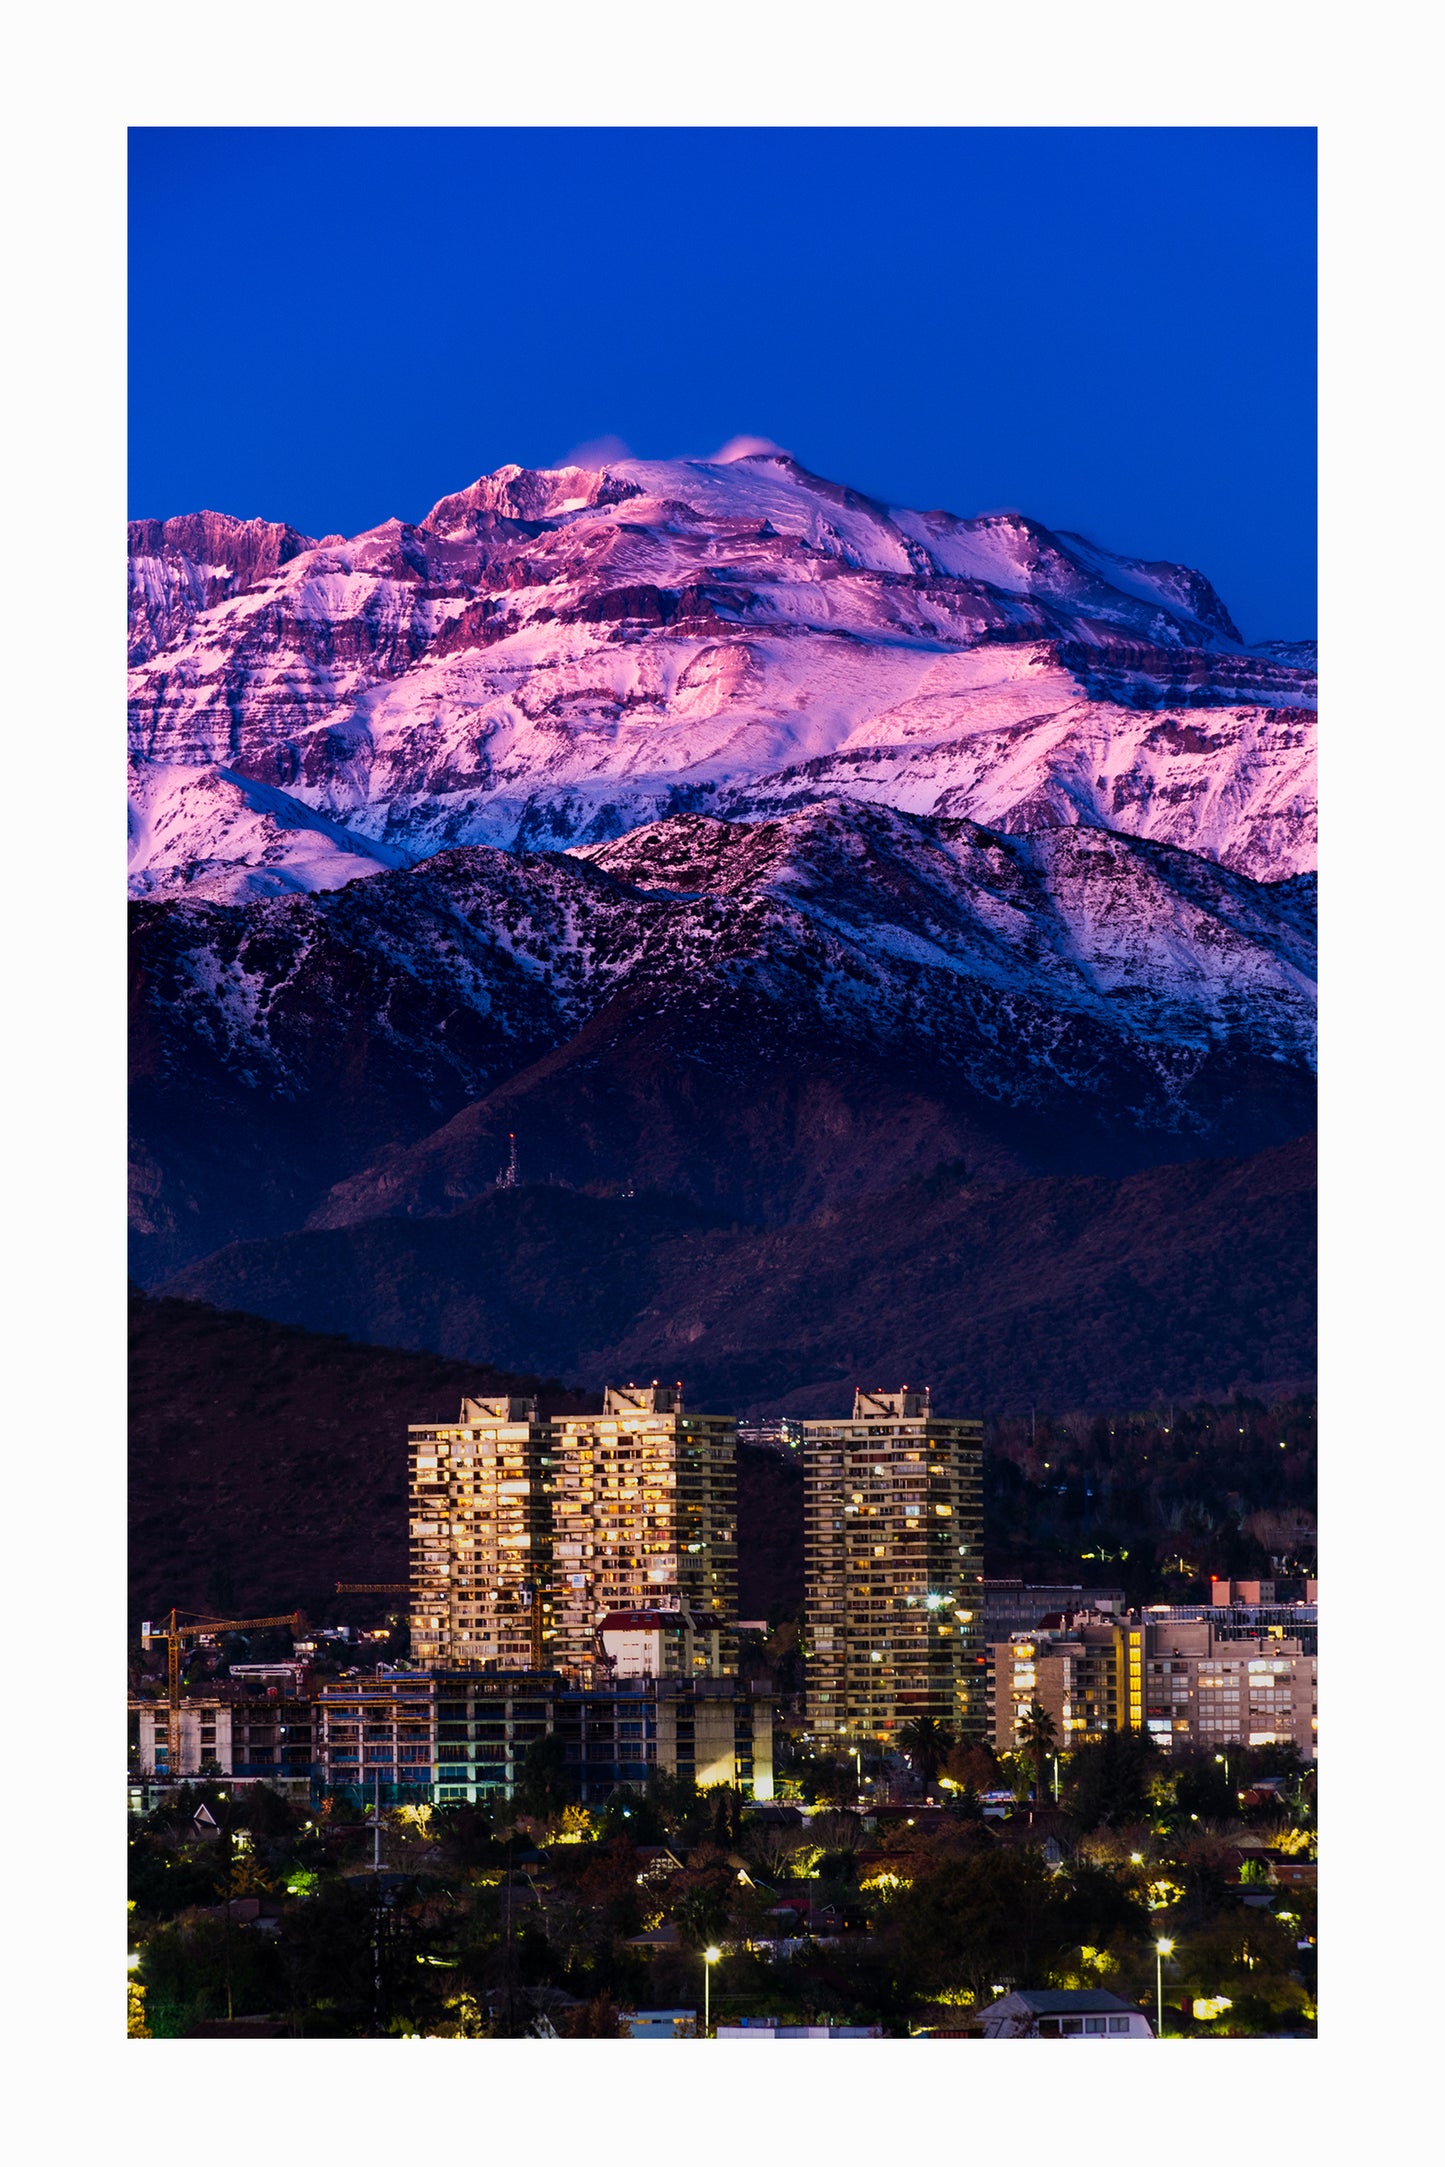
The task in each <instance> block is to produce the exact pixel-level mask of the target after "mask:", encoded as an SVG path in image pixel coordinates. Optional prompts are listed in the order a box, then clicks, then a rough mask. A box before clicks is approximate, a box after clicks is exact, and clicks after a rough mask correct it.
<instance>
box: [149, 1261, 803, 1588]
mask: <svg viewBox="0 0 1445 2167" xmlns="http://www.w3.org/2000/svg"><path fill="white" fill-rule="evenodd" d="M536 1383H537V1380H536V1379H535V1378H527V1377H516V1376H509V1375H507V1374H505V1373H504V1372H501V1371H497V1370H493V1369H490V1368H488V1366H487V1365H486V1364H485V1363H478V1362H448V1361H445V1360H443V1359H442V1358H441V1357H439V1356H436V1355H428V1354H415V1353H404V1352H402V1351H400V1350H398V1349H397V1348H394V1347H372V1346H359V1345H357V1343H356V1342H355V1341H354V1340H346V1339H339V1338H334V1337H329V1336H322V1335H320V1334H317V1333H312V1332H301V1331H297V1330H295V1329H293V1328H290V1327H287V1326H284V1325H277V1324H273V1323H270V1322H268V1321H267V1320H266V1319H265V1318H262V1317H251V1316H243V1315H238V1314H236V1313H235V1312H230V1311H221V1310H216V1309H211V1308H208V1307H207V1306H206V1305H205V1304H203V1303H200V1302H178V1301H167V1300H156V1299H154V1298H151V1297H148V1296H146V1295H142V1294H136V1295H133V1296H132V1298H131V1305H130V1397H131V1446H130V1615H131V1620H132V1623H133V1624H134V1622H135V1621H137V1620H139V1619H140V1618H143V1617H155V1616H158V1615H159V1614H160V1613H161V1612H162V1611H164V1610H167V1609H169V1607H170V1605H171V1604H172V1603H177V1604H179V1605H180V1606H181V1607H182V1608H183V1609H193V1610H211V1611H213V1612H214V1611H215V1609H216V1608H217V1607H219V1608H220V1609H222V1610H223V1611H225V1612H227V1613H229V1614H231V1615H239V1616H242V1617H265V1616H271V1615H274V1614H276V1613H278V1612H283V1611H287V1610H291V1609H294V1608H295V1607H296V1606H297V1605H298V1604H299V1605H300V1606H301V1608H302V1609H304V1610H305V1611H306V1612H307V1613H308V1614H309V1615H310V1616H311V1617H312V1618H313V1619H315V1620H317V1621H318V1622H324V1621H326V1620H327V1619H329V1618H337V1617H341V1618H344V1619H347V1620H349V1621H352V1622H359V1623H368V1622H370V1621H371V1620H372V1619H373V1618H379V1617H380V1616H381V1615H382V1613H383V1612H384V1611H385V1610H386V1609H388V1608H390V1607H395V1603H394V1601H393V1602H392V1603H388V1601H387V1600H386V1599H385V1598H383V1597H375V1598H363V1597H345V1598H341V1597H337V1596H336V1595H335V1594H334V1593H333V1589H334V1586H335V1583H336V1581H338V1580H404V1579H405V1578H406V1574H407V1565H408V1556H407V1550H408V1545H407V1510H406V1429H407V1424H408V1423H409V1422H431V1421H439V1420H442V1419H444V1418H447V1419H449V1418H451V1417H452V1416H454V1415H455V1414H456V1412H457V1407H458V1404H459V1402H460V1400H461V1397H462V1395H463V1394H464V1393H472V1392H488V1391H507V1390H512V1391H525V1390H529V1389H532V1388H533V1387H534V1386H535V1385H536ZM540 1398H541V1404H542V1407H543V1410H544V1412H550V1413H564V1412H568V1411H571V1410H577V1411H585V1410H587V1409H589V1408H591V1409H595V1408H596V1407H597V1406H598V1404H599V1402H598V1399H597V1397H596V1395H595V1394H592V1395H589V1394H586V1393H568V1392H565V1391H563V1390H561V1389H560V1388H557V1387H555V1386H554V1385H549V1384H547V1383H543V1384H542V1385H541V1388H540ZM797 1487H798V1476H797V1471H796V1469H794V1468H791V1467H788V1466H786V1465H784V1464H783V1463H781V1462H779V1461H778V1460H777V1459H776V1458H775V1457H774V1456H773V1455H772V1454H770V1453H766V1452H760V1451H757V1450H750V1449H748V1448H746V1447H744V1448H742V1449H741V1450H740V1453H739V1465H738V1521H739V1533H740V1537H741V1561H740V1595H741V1605H742V1615H743V1616H744V1617H755V1616H756V1617H761V1616H763V1615H765V1613H766V1612H767V1611H768V1610H769V1608H771V1607H775V1606H776V1605H777V1604H779V1603H780V1602H781V1603H783V1604H787V1603H789V1602H796V1601H797V1600H799V1598H800V1597H801V1592H802V1582H801V1529H802V1509H801V1503H800V1501H799V1500H798V1498H797V1496H796V1491H797Z"/></svg>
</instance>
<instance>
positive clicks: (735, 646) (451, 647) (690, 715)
mask: <svg viewBox="0 0 1445 2167" xmlns="http://www.w3.org/2000/svg"><path fill="white" fill-rule="evenodd" d="M132 548H133V558H132V626H133V642H132V653H133V658H134V660H135V663H136V668H135V671H134V676H133V685H132V722H131V747H132V773H133V784H134V809H133V819H132V855H133V870H134V877H135V883H136V890H137V892H138V893H140V894H145V895H152V896H155V895H168V894H189V895H192V896H206V897H209V898H211V899H214V900H243V899H245V898H247V897H249V896H253V895H263V894H268V893H271V894H274V893H281V892H284V891H286V890H287V889H301V890H314V889H321V888H328V887H336V886H339V885H341V884H342V883H344V882H345V881H347V880H350V879H353V878H355V877H357V876H358V875H359V874H364V873H367V872H371V871H375V870H380V869H383V868H385V867H387V866H394V865H397V864H401V863H411V862H415V861H417V860H419V859H421V858H425V857H428V856H432V855H434V854H436V853H437V852H439V851H442V850H446V849H450V848H453V847H455V846H456V845H458V844H464V843H486V844H492V845H497V846H500V847H504V848H516V847H521V848H531V849H536V848H544V849H555V848H561V847H566V846H568V845H572V844H576V843H588V842H595V841H602V840H606V839H608V838H609V837H613V836H616V835H619V834H622V833H624V832H626V831H627V830H629V829H632V828H636V827H640V826H643V825H646V824H647V823H649V822H651V821H653V820H655V819H657V818H659V817H664V816H666V815H667V814H669V813H671V812H674V811H677V810H690V811H710V812H715V813H720V814H722V815H724V816H726V817H742V818H745V819H748V818H755V817H758V816H759V815H760V814H765V813H769V812H772V811H776V810H778V809H781V808H782V807H785V806H791V805H797V804H800V803H807V802H810V801H815V800H818V799H821V798H827V797H836V796H840V795H841V796H848V797H858V798H861V799H865V800H869V801H872V802H878V803H883V804H887V805H892V806H895V807H897V808H899V809H901V810H906V811H914V812H925V813H940V814H945V815H951V816H953V817H965V818H972V819H976V820H982V821H985V822H986V823H988V824H989V825H991V826H996V827H1001V828H1003V829H1004V830H1005V831H1006V832H1024V831H1030V830H1034V829H1037V828H1039V827H1044V826H1073V825H1086V826H1095V827H1099V826H1102V827H1108V828H1113V829H1116V830H1119V831H1122V832H1124V833H1127V834H1131V835H1138V836H1144V837H1149V838H1153V839H1157V840H1162V841H1168V842H1173V843H1177V844H1178V845H1180V846H1181V847H1182V848H1185V849H1189V850H1193V851H1196V852H1200V853H1203V854H1206V855H1208V856H1211V857H1214V858H1216V859H1218V860H1219V861H1220V862H1221V863H1222V864H1225V865H1229V866H1232V867H1233V868H1235V869H1236V870H1239V871H1244V872H1249V873H1252V874H1254V875H1256V876H1257V877H1262V878H1270V879H1278V878H1284V877H1288V876H1289V875H1291V874H1293V873H1296V872H1299V871H1302V870H1306V869H1308V867H1309V866H1310V865H1311V864H1312V863H1313V857H1312V851H1313V833H1314V830H1313V766H1312V760H1313V738H1312V700H1313V676H1312V672H1311V668H1310V664H1309V658H1308V656H1307V655H1306V654H1305V653H1304V652H1303V651H1301V650H1298V649H1296V648H1292V647H1290V646H1288V645H1287V644H1286V645H1284V646H1280V647H1277V649H1276V650H1274V651H1271V650H1268V649H1264V648H1259V649H1255V650H1251V651H1246V650H1245V649H1244V648H1243V647H1242V645H1241V643H1240V641H1239V638H1238V635H1237V633H1236V632H1235V628H1234V626H1233V624H1232V623H1231V621H1230V618H1229V615H1228V612H1227V610H1226V609H1225V607H1224V605H1223V603H1222V602H1221V601H1220V599H1219V597H1218V595H1216V594H1215V592H1214V590H1213V589H1212V588H1211V587H1210V585H1209V583H1208V581H1207V580H1205V579H1204V578H1203V577H1202V576H1201V575H1200V574H1198V573H1196V572H1192V571H1190V570H1188V569H1187V568H1185V567H1182V566H1175V565H1161V564H1142V563H1139V562H1136V561H1134V560H1131V559H1126V558H1122V557H1117V556H1113V555H1111V554H1109V553H1108V552H1106V551H1103V550H1101V549H1098V548H1096V547H1094V546H1093V545H1091V544H1089V543H1087V542H1085V541H1083V540H1082V539H1081V538H1080V537H1078V536H1073V535H1056V534H1052V533H1050V532H1049V531H1048V530H1047V529H1045V528H1043V527H1041V526H1039V525H1038V524H1037V523H1035V522H1032V521H1029V520H1027V519H1023V518H1020V517H1017V516H1014V515H1012V514H1007V515H1005V514H1001V515H997V516H994V517H990V518H985V519H973V520H968V519H957V518H954V517H953V516H952V515H951V514H948V513H943V512H926V513H925V512H913V511H906V510H901V509H897V508H892V509H890V508H889V507H886V506H884V505H881V504H877V503H874V502H872V501H871V500H869V499H867V498H865V497H862V496H860V495H858V494H857V493H856V492H855V491H852V490H849V489H845V488H841V487H839V486H838V485H837V484H835V483H831V482H827V481H824V480H822V479H820V478H819V477H817V476H815V475H811V474H808V473H807V472H806V471H805V470H804V469H802V468H801V467H799V466H797V465H796V463H795V462H793V461H792V460H790V459H788V458H786V457H785V456H783V455H781V454H756V455H753V456H750V457H747V458H743V459H739V460H735V461H732V462H730V463H727V464H718V463H708V462H703V461H687V460H683V461H675V462H670V463H668V462H655V461H641V460H624V461H621V462H620V463H618V464H617V465H615V466H609V467H606V468H604V469H602V470H600V471H598V472H590V471H587V470H583V469H580V468H564V469H561V470H559V471H556V472H542V473H533V472H529V471H527V470H524V469H520V468H516V467H504V468H502V469H501V470H500V472H499V473H497V474H495V475H489V476H485V477H483V478H482V479H481V480H480V481H478V482H476V483H475V484H473V485H472V487H471V488H469V489H466V490H464V491H462V492H460V493H459V494H458V495H456V496H452V497H447V498H444V499H443V500H442V502H441V503H440V504H438V505H436V506H435V507H434V509H433V510H432V512H431V513H430V514H429V515H428V516H427V517H426V518H425V519H423V520H422V521H420V522H419V523H417V524H415V525H412V524H408V523H405V522H403V521H400V520H391V521H388V522H386V523H385V524H384V525H383V526H381V527H378V528H376V529H374V530H373V531H372V532H370V533H368V534H363V535H358V536H355V537H353V538H351V539H349V540H348V539H344V538H341V537H337V536H330V537H327V538H326V539H325V540H324V541H321V542H313V541H311V540H310V539H308V538H307V537H305V536H302V535H298V534H296V533H295V532H294V531H293V530H292V529H290V528H287V527H282V526H273V525H269V524H267V523H265V522H261V521H240V520H230V519H225V518H223V517H221V516H220V515H218V514H214V513H199V514H196V515H194V516H193V517H190V518H185V519H173V520H167V521H165V522H164V523H160V522H155V521H142V522H139V523H138V525H137V526H136V528H134V529H133V530H132Z"/></svg>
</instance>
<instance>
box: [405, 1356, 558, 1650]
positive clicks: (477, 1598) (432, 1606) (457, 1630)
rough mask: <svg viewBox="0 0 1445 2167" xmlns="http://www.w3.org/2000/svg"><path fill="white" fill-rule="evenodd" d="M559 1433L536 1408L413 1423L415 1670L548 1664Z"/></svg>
mask: <svg viewBox="0 0 1445 2167" xmlns="http://www.w3.org/2000/svg"><path fill="white" fill-rule="evenodd" d="M552 1434H553V1432H552V1425H551V1424H550V1423H547V1422H543V1421H540V1420H539V1419H538V1416H537V1403H536V1401H535V1400H530V1399H510V1398H496V1399H488V1398H482V1399H466V1400H463V1401H462V1410H461V1413H460V1415H459V1416H458V1417H457V1420H456V1422H455V1424H453V1425H452V1426H450V1427H445V1428H444V1427H439V1426H435V1425H432V1424H426V1425H422V1424H420V1423H413V1424H412V1426H411V1429H410V1432H409V1452H408V1478H409V1485H410V1494H411V1646H412V1654H413V1656H414V1657H415V1659H416V1661H417V1662H419V1663H446V1664H456V1665H467V1664H486V1665H489V1666H497V1665H500V1666H502V1667H505V1668H509V1669H522V1670H525V1669H528V1668H536V1669H540V1668H541V1666H542V1665H543V1663H544V1662H548V1661H550V1660H551V1655H550V1649H551V1637H552V1611H551V1590H550V1581H549V1575H550V1572H551V1529H552V1513H551V1508H552V1500H551V1495H550V1492H551V1484H552Z"/></svg>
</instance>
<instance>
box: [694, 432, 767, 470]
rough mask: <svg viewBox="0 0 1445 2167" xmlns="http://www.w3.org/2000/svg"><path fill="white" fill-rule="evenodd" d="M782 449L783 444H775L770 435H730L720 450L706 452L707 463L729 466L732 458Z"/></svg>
mask: <svg viewBox="0 0 1445 2167" xmlns="http://www.w3.org/2000/svg"><path fill="white" fill-rule="evenodd" d="M782 450H783V446H782V445H781V444H775V443H774V442H773V440H772V438H771V437H770V436H730V437H729V438H728V440H727V442H726V444H724V445H723V446H722V447H721V449H720V450H718V451H715V452H710V453H709V454H708V463H709V465H711V466H719V467H725V466H731V465H732V462H733V461H734V459H752V458H754V457H756V455H757V454H758V453H759V452H764V451H779V452H780V451H782Z"/></svg>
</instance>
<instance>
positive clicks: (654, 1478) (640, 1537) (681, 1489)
mask: <svg viewBox="0 0 1445 2167" xmlns="http://www.w3.org/2000/svg"><path fill="white" fill-rule="evenodd" d="M550 1450H551V1455H552V1462H553V1465H552V1470H551V1472H552V1481H553V1492H552V1498H551V1504H552V1557H553V1583H552V1584H553V1589H554V1595H553V1606H554V1607H553V1624H554V1627H555V1636H556V1637H555V1639H554V1640H553V1641H552V1643H551V1656H550V1660H551V1661H553V1662H555V1663H556V1664H557V1665H558V1666H559V1668H561V1669H562V1670H564V1671H566V1672H568V1673H569V1674H570V1675H572V1676H574V1677H585V1676H591V1675H594V1674H603V1673H605V1672H606V1670H607V1663H606V1661H605V1655H604V1650H603V1647H602V1643H601V1639H600V1634H599V1628H600V1626H601V1622H602V1620H603V1619H604V1618H605V1617H607V1616H608V1615H609V1613H617V1612H624V1613H625V1612H636V1613H651V1612H669V1611H677V1612H679V1613H681V1614H682V1615H683V1617H684V1618H685V1620H686V1621H688V1631H687V1633H686V1635H682V1636H676V1637H674V1636H670V1635H669V1636H663V1637H662V1639H660V1641H659V1646H666V1647H668V1648H672V1649H680V1650H685V1651H686V1660H687V1662H688V1664H689V1665H690V1667H691V1671H692V1673H693V1674H694V1675H711V1676H714V1677H718V1676H724V1675H727V1674H728V1673H730V1672H732V1671H733V1670H735V1669H736V1667H737V1641H736V1634H735V1631H734V1627H735V1624H736V1619H737V1424H736V1422H735V1421H734V1419H733V1417H732V1416H731V1415H694V1414H688V1413H687V1412H686V1410H685V1409H684V1407H683V1402H682V1391H681V1388H680V1387H672V1386H666V1385H627V1386H625V1387H623V1386H615V1385H609V1386H608V1388H607V1390H606V1392H605V1393H604V1395H603V1403H602V1412H601V1414H600V1415H562V1416H559V1417H558V1418H557V1420H556V1422H555V1423H554V1424H553V1432H552V1444H551V1447H550Z"/></svg>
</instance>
